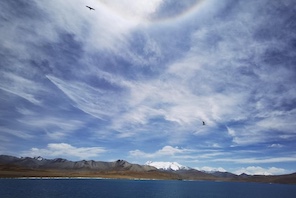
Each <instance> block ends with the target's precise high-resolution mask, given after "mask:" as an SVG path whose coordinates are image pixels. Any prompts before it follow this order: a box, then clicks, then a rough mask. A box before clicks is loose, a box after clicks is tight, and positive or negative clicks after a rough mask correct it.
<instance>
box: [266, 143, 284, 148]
mask: <svg viewBox="0 0 296 198" xmlns="http://www.w3.org/2000/svg"><path fill="white" fill-rule="evenodd" d="M268 147H270V148H282V147H283V145H282V144H271V145H269V146H268Z"/></svg>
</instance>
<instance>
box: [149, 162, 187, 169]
mask: <svg viewBox="0 0 296 198" xmlns="http://www.w3.org/2000/svg"><path fill="white" fill-rule="evenodd" d="M145 165H149V166H154V167H155V168H157V169H161V170H173V171H177V170H190V168H189V167H187V166H183V165H181V164H179V163H177V162H152V161H148V162H146V163H145Z"/></svg>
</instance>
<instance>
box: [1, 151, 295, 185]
mask: <svg viewBox="0 0 296 198" xmlns="http://www.w3.org/2000/svg"><path fill="white" fill-rule="evenodd" d="M151 165H155V163H153V162H149V163H146V164H145V165H139V164H132V163H129V162H127V161H125V160H120V159H119V160H116V161H114V162H103V161H94V160H81V161H69V160H67V159H63V158H56V159H45V158H42V157H40V156H39V157H34V158H31V157H20V158H18V157H14V156H9V155H0V178H1V177H2V178H3V177H4V178H7V177H8V178H16V177H100V178H117V179H165V180H207V181H230V182H265V183H281V184H296V173H293V174H287V175H274V176H264V175H254V176H253V175H247V174H241V175H235V174H233V173H228V172H212V173H207V172H204V171H199V170H196V169H192V168H189V167H186V166H182V165H180V164H178V163H176V162H174V163H160V164H159V163H158V164H157V165H159V166H158V168H159V169H157V168H156V167H154V166H151ZM160 165H165V166H164V168H161V167H163V166H160Z"/></svg>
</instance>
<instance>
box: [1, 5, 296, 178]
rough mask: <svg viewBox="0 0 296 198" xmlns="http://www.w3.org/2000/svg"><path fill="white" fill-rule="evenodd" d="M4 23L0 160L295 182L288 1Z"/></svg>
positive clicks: (17, 16)
mask: <svg viewBox="0 0 296 198" xmlns="http://www.w3.org/2000/svg"><path fill="white" fill-rule="evenodd" d="M86 5H89V6H91V7H93V8H95V11H90V10H89V9H88V8H86ZM0 13H1V15H0V29H1V31H0V43H1V45H0V60H1V61H0V153H2V154H9V155H15V156H39V155H40V156H43V157H46V158H57V157H63V158H67V159H70V160H81V159H94V160H101V161H113V160H117V159H125V160H127V161H129V162H133V163H139V164H144V163H145V162H146V161H176V162H178V163H180V164H182V165H186V166H190V167H194V168H199V169H204V170H214V169H219V170H226V171H231V172H235V173H241V172H246V173H249V174H256V173H260V174H283V173H291V172H296V168H295V167H296V150H295V148H296V147H295V146H296V131H295V130H296V90H295V88H296V68H295V66H296V14H295V13H296V3H295V1H293V0H282V1H278V0H260V1H257V0H250V1H243V0H223V1H220V0H183V1H178V0H142V1H134V0H85V1H82V0H62V1H61V0H51V1H47V0H13V1H11V0H2V1H1V2H0ZM202 121H205V122H206V125H205V126H203V125H202Z"/></svg>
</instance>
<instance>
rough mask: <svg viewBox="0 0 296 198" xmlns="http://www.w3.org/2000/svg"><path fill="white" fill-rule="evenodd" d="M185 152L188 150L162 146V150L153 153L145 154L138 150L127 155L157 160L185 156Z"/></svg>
mask: <svg viewBox="0 0 296 198" xmlns="http://www.w3.org/2000/svg"><path fill="white" fill-rule="evenodd" d="M187 152H189V150H188V149H182V148H178V147H172V146H164V147H163V148H162V149H160V150H158V151H156V152H154V153H145V152H143V151H140V150H133V151H130V152H129V153H130V155H131V156H133V157H142V158H157V157H162V156H175V155H179V154H186V153H187Z"/></svg>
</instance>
